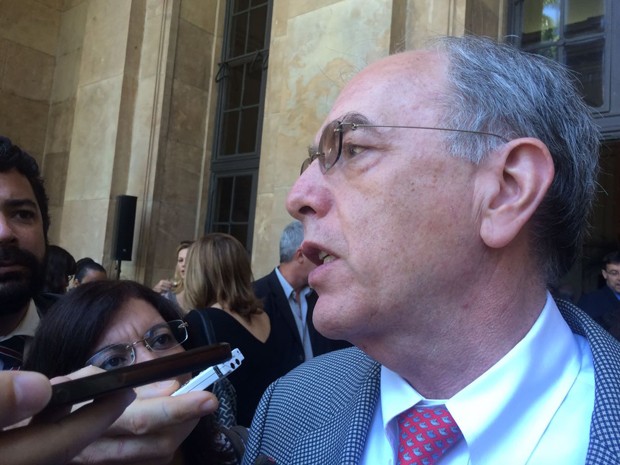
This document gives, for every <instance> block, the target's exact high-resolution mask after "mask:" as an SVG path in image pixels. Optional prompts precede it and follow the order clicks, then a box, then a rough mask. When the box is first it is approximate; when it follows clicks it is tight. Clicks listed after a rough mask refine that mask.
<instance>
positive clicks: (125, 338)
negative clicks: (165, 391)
mask: <svg viewBox="0 0 620 465" xmlns="http://www.w3.org/2000/svg"><path fill="white" fill-rule="evenodd" d="M162 323H165V320H164V319H163V318H162V316H161V315H160V314H159V312H158V311H157V310H156V309H155V307H153V306H152V305H151V304H150V303H148V302H146V301H144V300H140V299H135V298H132V299H129V300H128V301H127V302H125V303H124V304H123V305H122V306H121V307H120V308H119V309H118V311H117V312H116V314H115V315H114V317H113V318H112V320H111V321H110V324H109V325H108V329H107V330H106V331H105V332H104V333H103V336H102V337H101V339H100V340H99V341H98V342H97V344H96V345H95V346H94V347H93V349H92V350H91V352H90V354H89V357H91V356H93V355H94V354H96V353H97V352H99V351H100V350H102V349H104V348H107V347H109V346H112V345H115V344H134V342H136V341H142V340H143V339H144V335H145V334H146V333H147V332H148V331H149V330H150V329H151V328H153V327H154V326H156V325H158V324H162ZM133 347H134V350H135V353H136V360H135V363H142V362H146V361H147V360H154V359H157V358H161V357H165V356H167V355H172V354H176V353H180V352H183V351H184V350H185V349H184V348H183V346H182V345H178V346H176V347H172V348H170V349H167V350H149V349H147V348H146V346H145V344H144V342H138V343H137V344H134V345H133ZM111 363H113V362H111ZM189 377H190V375H189V374H187V375H182V376H179V377H177V378H175V379H177V380H178V381H179V382H180V383H181V384H182V383H184V382H185V381H187V380H188V379H189Z"/></svg>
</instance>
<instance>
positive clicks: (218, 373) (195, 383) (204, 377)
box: [172, 349, 243, 396]
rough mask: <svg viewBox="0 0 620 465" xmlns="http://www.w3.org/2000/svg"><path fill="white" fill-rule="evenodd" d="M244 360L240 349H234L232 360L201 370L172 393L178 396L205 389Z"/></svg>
mask: <svg viewBox="0 0 620 465" xmlns="http://www.w3.org/2000/svg"><path fill="white" fill-rule="evenodd" d="M242 361H243V354H242V353H241V351H240V350H239V349H234V350H233V351H232V357H231V358H230V360H228V361H226V362H223V363H220V364H219V365H215V366H212V367H209V368H207V369H206V370H203V371H201V372H200V373H198V374H197V375H196V376H194V377H193V378H192V379H190V380H189V381H188V382H187V383H185V384H184V385H183V386H181V387H180V388H179V389H177V390H176V391H174V392H173V393H172V395H173V396H178V395H179V394H185V393H186V392H191V391H204V390H205V389H207V388H208V387H209V386H211V385H212V384H213V383H215V382H216V381H217V380H219V379H222V378H225V377H226V376H228V375H229V374H230V373H232V372H233V371H235V370H236V369H237V368H239V367H240V366H241V362H242Z"/></svg>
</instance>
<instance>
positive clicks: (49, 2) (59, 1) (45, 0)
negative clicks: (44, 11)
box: [37, 0, 64, 11]
mask: <svg viewBox="0 0 620 465" xmlns="http://www.w3.org/2000/svg"><path fill="white" fill-rule="evenodd" d="M37 1H38V2H39V3H42V4H43V5H45V6H48V7H50V8H53V9H54V10H58V11H61V10H62V8H63V4H64V0H37Z"/></svg>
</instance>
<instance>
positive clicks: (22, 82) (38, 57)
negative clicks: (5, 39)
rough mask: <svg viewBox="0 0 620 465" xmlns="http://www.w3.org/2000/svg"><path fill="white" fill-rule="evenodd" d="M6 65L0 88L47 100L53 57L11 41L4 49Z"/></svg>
mask: <svg viewBox="0 0 620 465" xmlns="http://www.w3.org/2000/svg"><path fill="white" fill-rule="evenodd" d="M6 60H7V66H6V68H5V70H4V76H3V80H2V89H3V90H4V91H7V92H11V93H14V94H15V95H18V96H20V97H25V98H28V99H31V100H45V101H47V100H49V98H50V94H51V90H52V80H53V77H54V65H55V63H54V57H53V56H51V55H47V54H45V53H43V52H40V51H38V50H34V49H32V48H29V47H24V46H23V45H20V44H17V43H13V44H10V45H9V46H8V47H7V50H6Z"/></svg>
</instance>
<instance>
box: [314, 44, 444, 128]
mask: <svg viewBox="0 0 620 465" xmlns="http://www.w3.org/2000/svg"><path fill="white" fill-rule="evenodd" d="M446 69H447V62H446V60H445V59H444V57H443V56H442V55H439V54H438V53H437V52H433V51H426V50H421V51H411V52H404V53H399V54H396V55H391V56H389V57H386V58H384V59H382V60H379V61H377V62H375V63H373V64H371V65H369V66H368V67H366V68H365V69H363V70H362V71H360V73H358V74H357V75H356V76H354V77H353V78H352V79H351V81H350V82H349V83H348V84H347V85H346V86H345V87H344V88H343V90H342V91H341V92H340V94H339V95H338V97H337V99H336V101H335V102H334V105H333V106H332V109H331V111H330V113H329V115H328V116H327V118H326V119H325V121H324V123H323V125H322V127H324V126H326V125H327V124H329V123H331V122H332V121H334V120H342V119H343V118H344V117H345V116H346V115H348V114H359V115H363V116H364V117H365V118H366V119H367V120H368V122H369V123H374V124H396V123H398V124H405V123H407V122H409V123H416V124H425V123H426V124H430V123H431V121H429V119H428V118H429V117H427V116H426V114H433V113H434V112H435V110H436V109H437V108H438V107H437V105H436V103H435V102H436V100H437V97H438V96H439V95H443V93H444V92H445V81H446V79H445V76H446ZM407 117H408V118H415V119H417V120H414V121H405V120H404V119H403V118H407ZM321 131H322V128H321ZM321 131H319V135H320V132H321ZM317 137H319V136H317Z"/></svg>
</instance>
